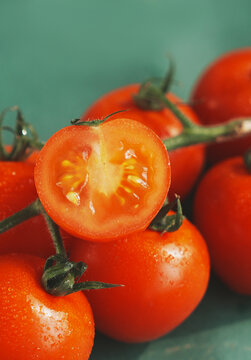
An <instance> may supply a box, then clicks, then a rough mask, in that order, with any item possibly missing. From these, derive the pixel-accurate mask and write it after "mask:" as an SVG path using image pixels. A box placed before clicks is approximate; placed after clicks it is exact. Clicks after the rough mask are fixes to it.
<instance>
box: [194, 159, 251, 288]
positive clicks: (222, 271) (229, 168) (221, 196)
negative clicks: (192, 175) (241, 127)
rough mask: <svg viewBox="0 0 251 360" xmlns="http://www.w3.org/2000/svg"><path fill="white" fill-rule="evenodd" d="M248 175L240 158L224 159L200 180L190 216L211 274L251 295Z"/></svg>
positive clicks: (250, 182)
mask: <svg viewBox="0 0 251 360" xmlns="http://www.w3.org/2000/svg"><path fill="white" fill-rule="evenodd" d="M250 213H251V175H250V174H249V173H248V171H247V170H246V169H245V167H244V164H243V160H242V158H241V157H235V158H231V159H228V160H225V161H223V162H221V163H219V164H217V165H216V166H214V167H213V168H211V170H209V172H208V173H207V174H206V175H205V177H204V178H203V180H202V181H201V183H200V185H199V187H198V190H197V193H196V197H195V207H194V215H195V222H196V224H197V225H198V228H199V229H200V230H201V232H202V234H203V235H204V237H205V240H206V241H207V244H208V247H209V251H210V254H211V259H212V265H213V268H214V270H215V272H216V273H217V274H218V275H219V276H220V277H221V279H222V280H223V281H224V282H225V283H226V284H228V286H230V287H231V288H232V289H233V290H235V291H237V292H240V293H243V294H249V295H251V261H250V259H251V221H250Z"/></svg>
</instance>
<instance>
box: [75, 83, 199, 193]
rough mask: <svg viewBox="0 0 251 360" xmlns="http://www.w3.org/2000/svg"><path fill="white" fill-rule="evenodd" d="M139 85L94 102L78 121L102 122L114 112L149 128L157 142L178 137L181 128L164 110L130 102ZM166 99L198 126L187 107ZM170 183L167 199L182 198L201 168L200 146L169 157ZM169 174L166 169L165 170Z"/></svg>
mask: <svg viewBox="0 0 251 360" xmlns="http://www.w3.org/2000/svg"><path fill="white" fill-rule="evenodd" d="M139 88H140V85H139V84H133V85H128V86H124V87H122V88H119V89H116V90H113V91H111V92H109V93H107V94H106V95H104V96H102V97H101V98H100V99H98V100H97V101H95V102H94V103H93V104H92V105H91V106H90V107H89V108H88V109H87V110H86V112H85V113H84V114H83V115H82V118H81V119H82V120H83V121H86V120H92V119H102V118H104V117H105V116H107V115H109V114H111V113H113V112H115V111H118V110H127V111H126V113H125V114H126V117H128V118H131V119H133V120H136V121H139V122H140V123H142V124H145V125H147V126H148V127H150V128H151V129H152V130H153V131H154V132H155V133H156V134H157V135H158V136H159V137H160V138H161V139H166V138H169V137H174V136H176V135H178V134H180V133H181V131H182V125H181V123H180V121H179V120H178V119H177V118H176V116H175V115H173V113H172V112H171V111H170V110H169V109H167V108H165V109H163V110H161V111H150V110H142V109H140V108H139V107H138V106H137V105H136V103H135V102H134V100H133V96H134V95H136V94H137V93H138V91H139ZM167 97H168V99H169V100H171V101H172V102H173V103H174V104H176V105H177V107H178V108H179V110H180V111H181V112H182V113H184V115H186V116H187V117H188V118H189V119H190V120H191V121H193V122H195V123H198V119H197V117H196V115H195V113H194V112H193V111H192V110H191V109H190V107H189V106H187V105H185V104H182V100H181V99H179V98H178V97H177V96H175V95H173V94H171V93H168V95H167ZM120 116H121V114H115V115H113V116H112V117H111V118H110V120H112V119H116V118H118V117H120ZM169 156H170V162H171V169H172V181H171V188H170V191H169V197H170V198H172V199H173V198H174V194H175V193H176V194H179V195H180V196H181V198H184V197H185V196H186V195H187V194H188V193H189V191H190V190H191V188H192V186H193V185H194V183H195V182H196V180H197V178H198V175H199V174H200V172H201V170H202V167H203V164H204V157H205V156H204V146H203V145H194V146H189V147H186V148H181V149H177V150H174V151H171V152H170V153H169ZM167 171H168V172H169V169H167ZM184 176H185V181H184Z"/></svg>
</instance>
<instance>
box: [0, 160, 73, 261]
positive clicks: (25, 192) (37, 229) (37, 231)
mask: <svg viewBox="0 0 251 360" xmlns="http://www.w3.org/2000/svg"><path fill="white" fill-rule="evenodd" d="M36 156H37V154H36V155H35V154H34V155H32V157H31V158H29V159H27V161H21V162H16V161H2V162H0V174H1V179H0V220H3V219H5V218H6V217H8V216H10V215H13V214H14V213H16V212H17V211H19V210H21V209H23V208H24V207H26V206H28V205H29V204H30V203H32V202H33V201H34V200H35V199H36V198H37V192H36V188H35V184H34V164H35V158H36ZM62 236H63V238H64V241H65V243H67V242H68V241H70V238H71V236H70V235H68V234H66V233H63V234H62ZM9 252H23V253H28V254H34V255H38V256H43V257H48V256H50V255H52V254H54V253H55V250H54V247H53V243H52V240H51V236H50V234H49V232H48V229H47V226H46V224H45V221H44V219H43V217H42V216H41V215H40V216H36V217H34V218H32V219H30V220H27V221H25V222H24V223H22V224H20V225H18V226H16V227H14V228H12V229H10V230H8V231H7V232H5V233H3V234H1V235H0V254H6V253H9Z"/></svg>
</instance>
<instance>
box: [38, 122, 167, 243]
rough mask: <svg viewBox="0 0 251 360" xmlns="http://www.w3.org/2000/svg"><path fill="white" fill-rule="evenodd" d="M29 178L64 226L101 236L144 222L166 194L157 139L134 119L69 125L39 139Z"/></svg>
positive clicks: (137, 227) (161, 147)
mask: <svg viewBox="0 0 251 360" xmlns="http://www.w3.org/2000/svg"><path fill="white" fill-rule="evenodd" d="M167 169H168V171H167ZM35 183H36V188H37V191H38V195H39V198H40V200H41V202H42V204H43V206H44V207H45V210H46V211H47V213H48V214H49V215H50V216H51V218H52V219H53V220H54V221H55V222H56V223H57V224H58V225H60V226H61V227H62V228H63V229H64V230H66V231H67V232H69V233H71V234H72V235H75V236H77V237H80V238H84V239H89V240H96V241H105V240H110V239H113V238H117V237H122V236H125V235H127V234H130V233H134V232H136V231H139V230H143V229H145V228H146V227H147V226H148V224H149V223H150V222H151V220H152V219H153V217H154V216H155V215H156V213H157V212H158V211H159V209H160V208H161V206H162V204H163V202H164V200H165V198H166V195H167V191H168V189H169V186H170V164H169V158H168V154H167V152H166V149H165V147H164V145H163V144H162V142H161V140H160V139H159V138H158V137H157V135H156V134H155V133H154V132H153V131H152V130H150V129H149V128H147V127H146V126H144V125H142V124H139V123H138V122H136V121H133V120H128V119H117V120H116V121H115V120H114V121H112V122H105V123H103V124H101V125H99V126H86V125H74V126H69V127H66V128H64V129H62V130H60V131H58V132H57V133H56V134H54V135H53V136H52V137H51V138H50V139H49V141H48V142H47V143H46V144H45V146H44V147H43V149H42V150H41V152H40V154H39V157H38V161H37V164H36V168H35Z"/></svg>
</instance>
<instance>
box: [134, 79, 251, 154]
mask: <svg viewBox="0 0 251 360" xmlns="http://www.w3.org/2000/svg"><path fill="white" fill-rule="evenodd" d="M143 85H144V86H143V87H141V89H140V91H139V94H138V95H136V96H135V97H134V99H135V101H136V103H137V105H138V106H142V104H144V106H143V108H144V109H145V110H146V109H149V108H150V109H152V110H153V109H155V110H162V109H163V108H165V107H166V108H168V109H169V110H170V111H171V112H172V113H173V114H174V115H175V116H176V117H177V118H178V119H179V121H180V122H181V124H182V125H183V130H182V132H181V134H179V135H177V136H175V137H171V138H167V139H165V140H163V143H164V144H165V146H166V149H167V150H168V151H171V150H175V149H178V148H181V147H185V146H190V145H195V144H200V143H210V142H221V141H224V140H227V139H229V138H231V139H232V138H234V137H240V136H244V135H246V134H248V133H250V132H251V118H240V119H235V120H232V121H230V122H228V123H224V124H221V125H216V126H202V125H197V124H194V123H193V122H192V121H190V120H189V119H188V118H187V117H186V116H185V115H184V114H183V113H182V112H181V111H180V110H179V109H178V108H177V106H176V105H175V104H173V103H172V102H171V101H170V100H169V99H168V98H167V97H166V94H165V93H164V92H163V91H162V89H161V88H160V87H159V86H156V85H155V84H154V83H152V82H147V83H145V84H143ZM147 104H148V105H147ZM146 105H147V106H149V107H148V108H147V107H146Z"/></svg>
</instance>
